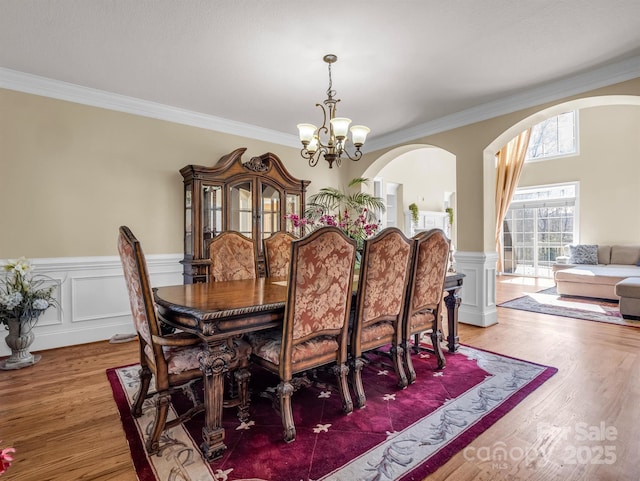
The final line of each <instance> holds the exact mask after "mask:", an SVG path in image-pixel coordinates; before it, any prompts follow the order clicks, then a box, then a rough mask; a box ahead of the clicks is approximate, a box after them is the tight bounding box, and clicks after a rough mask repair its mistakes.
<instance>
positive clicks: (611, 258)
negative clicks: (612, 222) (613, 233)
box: [553, 245, 640, 301]
mask: <svg viewBox="0 0 640 481" xmlns="http://www.w3.org/2000/svg"><path fill="white" fill-rule="evenodd" d="M560 260H561V261H562V260H563V259H560ZM566 260H567V261H568V262H567V263H556V264H555V265H554V266H553V271H554V279H555V281H556V286H557V291H558V294H560V295H563V296H581V297H596V298H600V299H611V300H616V301H617V300H619V299H620V296H618V295H616V284H617V283H618V282H620V281H622V280H624V279H627V278H629V277H640V265H638V264H639V263H640V245H611V246H609V245H599V246H597V264H596V263H594V264H572V263H571V259H570V258H569V259H566Z"/></svg>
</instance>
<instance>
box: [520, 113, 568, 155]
mask: <svg viewBox="0 0 640 481" xmlns="http://www.w3.org/2000/svg"><path fill="white" fill-rule="evenodd" d="M576 145H577V139H576V112H575V111H571V112H565V113H562V114H560V115H557V116H555V117H551V118H548V119H546V120H544V121H542V122H540V123H539V124H536V125H534V126H533V127H532V128H531V138H530V139H529V147H528V149H527V155H526V159H525V160H532V159H544V158H548V157H555V156H558V155H567V154H573V153H575V152H576V151H577V149H576Z"/></svg>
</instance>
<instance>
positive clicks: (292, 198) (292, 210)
mask: <svg viewBox="0 0 640 481" xmlns="http://www.w3.org/2000/svg"><path fill="white" fill-rule="evenodd" d="M286 208H287V211H286V212H285V215H286V216H289V215H290V214H296V215H298V216H302V214H301V213H300V195H299V194H287V205H286ZM301 229H302V228H298V229H296V228H295V227H294V226H293V222H291V220H289V218H288V217H287V226H286V230H287V232H291V233H292V234H295V235H296V236H298V237H301V236H303V235H304V232H302V231H301Z"/></svg>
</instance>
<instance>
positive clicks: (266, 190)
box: [260, 184, 280, 239]
mask: <svg viewBox="0 0 640 481" xmlns="http://www.w3.org/2000/svg"><path fill="white" fill-rule="evenodd" d="M260 189H261V195H260V204H261V205H260V208H261V222H262V223H261V226H260V227H261V231H262V238H263V239H266V238H267V237H270V236H271V235H272V234H273V233H275V232H278V231H279V230H280V192H279V191H278V190H277V189H276V188H274V187H272V186H270V185H268V184H262V185H261V186H260Z"/></svg>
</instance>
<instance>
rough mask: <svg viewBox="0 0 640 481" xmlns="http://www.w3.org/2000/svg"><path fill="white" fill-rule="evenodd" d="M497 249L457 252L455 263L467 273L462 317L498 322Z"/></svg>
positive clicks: (474, 321)
mask: <svg viewBox="0 0 640 481" xmlns="http://www.w3.org/2000/svg"><path fill="white" fill-rule="evenodd" d="M497 260H498V255H497V254H496V253H495V252H456V254H455V267H456V270H457V271H458V272H461V273H463V274H465V276H466V277H465V278H464V284H463V286H462V289H461V292H460V297H461V298H462V303H461V304H460V310H459V311H458V320H459V321H460V322H463V323H465V324H472V325H474V326H480V327H487V326H491V325H492V324H495V323H497V322H498V312H497V310H496V262H497Z"/></svg>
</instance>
